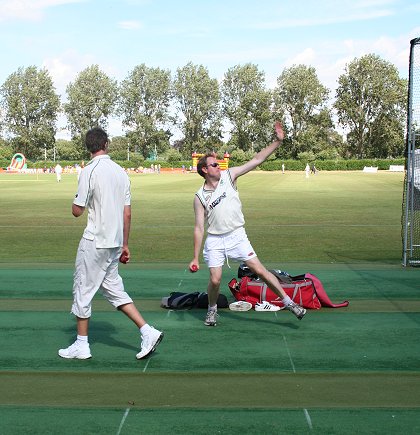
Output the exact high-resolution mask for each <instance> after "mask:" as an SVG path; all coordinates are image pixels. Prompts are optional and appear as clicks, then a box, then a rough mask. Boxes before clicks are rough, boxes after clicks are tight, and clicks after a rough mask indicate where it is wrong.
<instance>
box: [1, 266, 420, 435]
mask: <svg viewBox="0 0 420 435" xmlns="http://www.w3.org/2000/svg"><path fill="white" fill-rule="evenodd" d="M131 266H133V267H132V270H130V269H129V267H128V266H127V267H126V268H125V269H123V270H122V274H123V277H124V278H125V282H126V286H127V290H129V291H130V294H131V295H132V296H133V297H134V299H135V300H136V302H137V304H138V306H139V308H140V309H141V311H142V313H143V314H144V316H145V318H146V319H147V320H148V321H149V322H150V323H151V324H153V325H155V326H156V327H158V328H161V329H163V330H164V331H165V338H164V340H163V342H162V343H161V345H160V346H159V347H158V349H157V351H156V352H155V354H153V355H152V357H151V358H149V359H146V360H143V361H137V360H136V359H135V354H136V352H137V351H138V344H139V343H138V340H139V337H138V332H137V331H136V328H134V327H133V326H132V324H131V322H129V321H128V320H127V319H126V318H125V317H124V316H123V315H122V314H121V313H118V312H116V311H114V310H113V309H112V307H110V306H108V304H107V303H106V302H105V301H104V300H103V299H102V298H101V296H100V295H98V296H97V297H95V300H94V314H93V317H92V320H91V331H90V341H91V351H92V354H93V358H92V359H91V360H85V361H74V360H63V359H61V358H59V357H58V356H57V349H58V348H60V347H64V346H66V345H68V344H70V343H71V341H72V340H73V339H74V320H73V318H72V316H71V315H70V314H69V313H68V311H69V308H70V299H69V291H68V292H67V293H66V292H63V289H64V287H65V286H66V285H67V286H70V285H71V268H70V267H67V266H64V267H63V266H61V268H60V267H59V266H56V267H55V268H39V267H33V268H31V267H30V265H26V267H25V268H19V269H17V268H16V267H14V266H11V265H9V266H7V265H3V266H2V270H1V271H2V276H3V280H2V282H1V284H0V289H1V295H2V296H1V298H0V306H1V309H0V310H1V316H0V329H1V330H2V334H1V336H0V349H1V360H0V391H1V393H0V413H1V418H0V433H2V434H19V433H22V434H23V433H35V434H37V433H39V434H41V433H43V434H45V433H54V434H55V433H64V434H67V433H68V434H70V433H92V434H93V433H101V434H118V433H121V434H137V433H139V434H163V433H184V434H190V433H191V434H213V433H214V434H216V433H226V434H235V433H243V432H245V433H255V434H264V433H267V434H271V433H285V434H301V433H317V434H351V433H352V434H354V433H356V432H359V433H369V434H370V433H378V434H379V433H381V434H384V433H385V434H388V433H390V434H394V433H395V434H399V433H406V434H411V433H412V434H415V433H420V418H419V417H420V393H419V391H420V388H419V387H420V374H419V369H420V363H419V361H420V346H418V340H417V337H418V336H419V332H420V299H419V298H418V297H417V276H418V271H417V270H416V269H402V268H401V267H399V266H390V265H387V266H385V265H378V264H364V265H361V264H357V265H334V266H329V267H328V265H327V266H325V265H319V264H318V265H317V264H315V265H311V266H308V267H310V269H311V270H310V271H311V272H313V273H315V274H316V275H317V276H318V277H320V278H321V279H322V281H323V283H324V285H325V287H326V289H327V291H328V293H329V295H330V297H331V299H332V300H333V301H336V302H339V301H342V300H344V299H349V300H350V305H349V306H348V307H347V308H339V309H327V308H323V309H321V310H312V311H308V313H307V315H306V317H305V318H304V319H303V320H302V321H298V320H297V319H296V318H294V316H293V315H291V313H289V312H283V311H281V312H277V313H258V312H255V311H249V312H245V313H237V312H231V311H229V310H221V312H220V319H219V323H218V325H217V327H215V328H209V327H205V326H204V325H203V318H204V315H205V310H199V309H194V310H184V311H172V310H166V309H163V308H160V304H159V302H160V298H161V297H163V296H166V295H168V294H169V292H170V291H173V290H178V289H181V290H183V291H186V292H189V291H195V290H198V289H202V288H203V287H205V284H206V281H207V273H203V272H199V273H198V274H194V275H190V274H188V275H186V274H185V271H184V269H183V268H182V266H183V265H176V264H172V265H167V266H166V267H167V268H165V269H159V268H158V265H155V266H154V267H150V268H147V267H145V266H144V265H143V266H142V267H141V268H138V267H136V266H134V265H131ZM131 266H130V267H131ZM288 266H289V267H288V269H289V270H291V271H292V272H298V270H297V269H295V268H296V267H299V266H298V265H296V264H290V265H288ZM17 271H18V274H16V272H17ZM308 271H309V270H308ZM234 274H235V273H234V272H233V271H232V270H227V271H225V278H224V281H225V282H224V283H223V286H222V288H223V292H224V293H225V294H226V295H227V296H228V297H230V296H229V292H228V288H227V283H226V281H227V280H228V279H230V278H231V277H232V276H231V275H233V276H234ZM168 275H169V276H170V277H171V280H170V282H172V286H170V285H169V284H168V287H166V286H165V285H164V286H157V285H156V286H154V285H149V284H147V285H146V284H144V283H150V282H151V278H152V277H153V276H168ZM16 282H18V283H19V282H32V285H31V286H30V287H27V288H22V287H21V285H20V284H17V283H16ZM142 283H143V284H142ZM178 284H180V285H179V286H178ZM175 287H176V288H175ZM396 288H397V289H398V292H397V291H396V290H395V289H396ZM36 292H38V295H39V297H38V298H36V297H35V294H36Z"/></svg>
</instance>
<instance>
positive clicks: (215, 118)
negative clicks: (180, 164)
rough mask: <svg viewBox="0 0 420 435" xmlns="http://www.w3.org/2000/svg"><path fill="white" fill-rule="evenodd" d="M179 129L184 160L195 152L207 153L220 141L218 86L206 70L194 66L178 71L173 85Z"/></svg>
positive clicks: (187, 66) (190, 64) (199, 66)
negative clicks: (206, 149) (206, 150)
mask: <svg viewBox="0 0 420 435" xmlns="http://www.w3.org/2000/svg"><path fill="white" fill-rule="evenodd" d="M173 94H174V98H175V104H176V108H177V112H178V114H179V115H181V118H182V119H181V120H180V121H179V122H178V126H179V128H180V130H181V132H182V134H183V135H184V140H183V141H182V142H183V149H182V150H181V151H182V153H183V154H184V157H188V156H189V158H190V157H191V153H192V152H193V151H204V150H205V148H206V147H209V146H212V144H213V143H214V142H220V140H221V111H220V93H219V84H218V82H217V80H216V79H212V78H210V76H209V73H208V70H207V68H205V67H204V66H202V65H198V66H197V65H193V64H192V63H191V62H190V63H188V64H187V65H185V66H184V67H182V68H178V69H177V73H176V76H175V79H174V83H173Z"/></svg>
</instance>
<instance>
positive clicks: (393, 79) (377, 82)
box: [335, 54, 407, 158]
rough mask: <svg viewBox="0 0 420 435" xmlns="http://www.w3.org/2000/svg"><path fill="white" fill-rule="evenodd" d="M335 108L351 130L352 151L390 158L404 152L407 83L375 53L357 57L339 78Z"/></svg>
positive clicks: (359, 154) (354, 154) (349, 138)
mask: <svg viewBox="0 0 420 435" xmlns="http://www.w3.org/2000/svg"><path fill="white" fill-rule="evenodd" d="M338 84H339V85H338V88H337V90H336V101H335V108H336V110H337V114H338V120H339V123H340V124H341V125H342V126H343V127H345V128H348V129H349V133H348V135H347V142H348V150H349V152H350V153H351V155H353V156H355V157H358V158H375V157H377V158H386V157H397V156H401V155H402V154H403V152H404V126H405V119H406V98H407V82H406V80H404V79H400V78H399V76H398V70H397V68H396V67H395V66H394V65H392V64H391V63H389V62H387V61H385V60H383V59H381V58H380V57H379V56H377V55H375V54H368V55H365V56H362V57H361V58H359V59H354V60H353V61H352V62H350V63H349V64H348V65H347V66H346V69H345V73H344V74H342V75H341V76H340V77H339V79H338Z"/></svg>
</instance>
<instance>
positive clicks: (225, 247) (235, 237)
mask: <svg viewBox="0 0 420 435" xmlns="http://www.w3.org/2000/svg"><path fill="white" fill-rule="evenodd" d="M275 131H276V135H277V140H276V141H274V142H273V143H271V144H270V145H268V146H267V147H266V148H264V149H263V150H261V151H260V152H259V153H257V154H256V155H255V156H254V157H253V158H252V159H251V160H250V161H249V162H247V163H245V164H243V165H242V166H237V167H233V168H229V169H228V170H226V171H223V172H222V171H221V170H220V166H219V163H217V161H216V158H215V156H214V154H206V155H204V156H203V157H201V158H200V160H199V161H198V163H197V172H198V173H199V174H200V175H201V176H202V177H203V178H204V185H203V186H202V187H201V188H200V189H199V190H198V191H197V193H196V194H195V198H194V212H195V226H194V258H193V260H192V261H191V262H190V264H189V268H190V270H191V271H192V272H193V271H196V270H198V269H199V256H200V251H201V246H202V242H203V237H204V225H205V222H206V223H207V227H208V228H207V238H206V242H205V245H204V251H203V257H204V260H205V262H206V264H207V266H208V267H209V271H210V280H209V283H208V286H207V293H208V299H209V305H208V311H207V316H206V319H205V321H204V324H205V325H206V326H216V323H217V298H218V295H219V291H220V282H221V279H222V268H223V265H224V263H225V260H227V259H229V258H232V259H234V260H237V261H240V262H244V263H245V265H246V266H248V267H249V269H250V270H251V271H252V272H254V273H255V274H257V275H258V276H259V277H260V278H261V279H262V280H263V281H264V282H265V283H266V284H267V286H268V287H269V288H270V289H272V290H273V291H274V292H275V293H276V294H277V295H278V296H279V298H281V299H282V302H283V303H284V305H285V308H286V309H287V310H289V311H291V312H292V313H293V314H294V315H295V316H296V317H297V318H298V319H302V318H303V316H304V315H305V313H306V310H305V309H304V308H302V307H301V306H299V305H297V304H295V303H294V302H293V301H292V300H291V299H290V298H289V296H287V294H286V293H285V292H284V290H283V288H282V286H281V285H280V282H279V280H278V279H277V278H276V277H275V276H274V275H273V274H272V273H271V272H269V271H268V270H267V269H266V268H265V267H264V266H263V265H262V264H261V262H260V260H259V259H258V257H257V254H256V253H255V251H254V249H253V247H252V246H251V243H250V242H249V240H248V237H247V235H246V232H245V228H244V224H245V220H244V216H243V214H242V205H241V201H240V199H239V194H238V190H237V186H236V180H237V178H238V177H240V176H241V175H245V174H246V173H248V172H249V171H251V170H253V169H255V168H256V167H257V166H258V165H260V164H261V163H263V162H264V161H265V160H266V159H267V158H268V157H269V156H270V155H271V154H272V153H273V152H274V151H275V150H276V149H277V147H278V146H279V145H280V143H281V142H283V138H284V133H283V129H282V127H281V124H280V123H279V122H277V123H276V124H275Z"/></svg>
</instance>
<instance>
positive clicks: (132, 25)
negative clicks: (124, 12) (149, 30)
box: [118, 20, 143, 30]
mask: <svg viewBox="0 0 420 435" xmlns="http://www.w3.org/2000/svg"><path fill="white" fill-rule="evenodd" d="M118 27H119V28H120V29H124V30H136V29H141V28H142V27H143V26H142V24H141V23H140V21H134V20H133V21H120V22H119V23H118Z"/></svg>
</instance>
